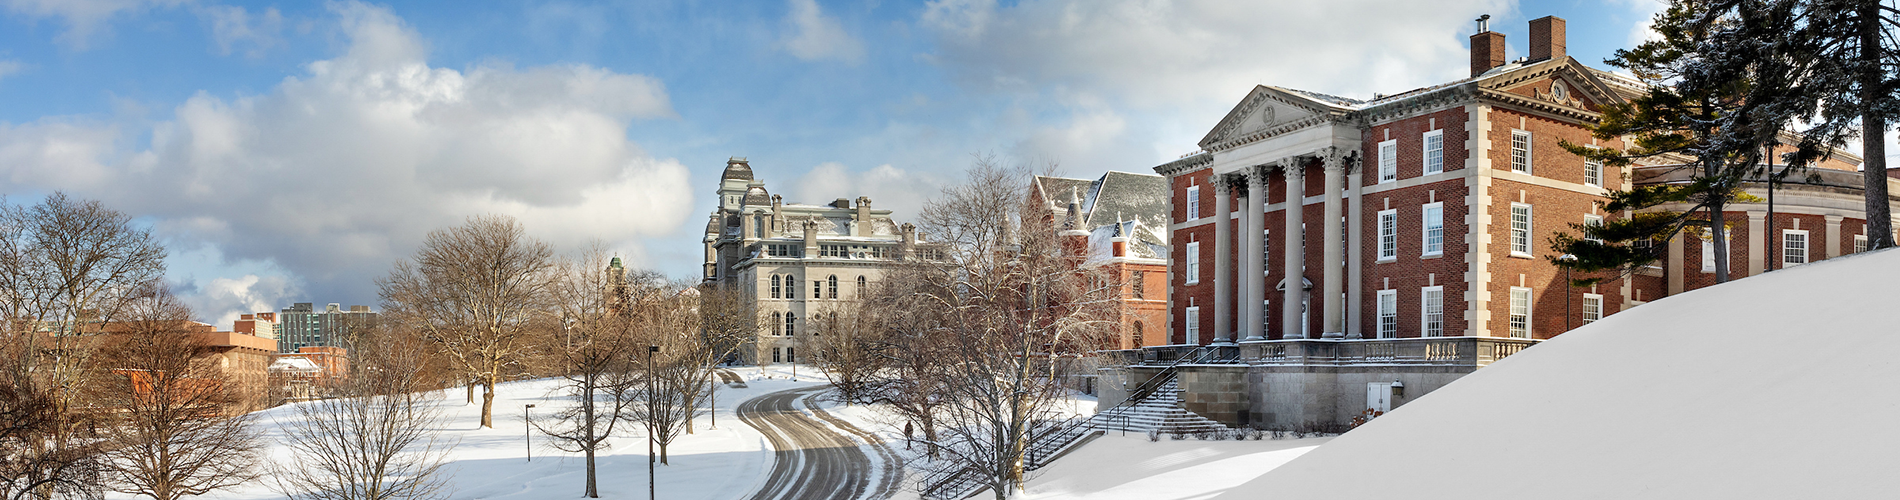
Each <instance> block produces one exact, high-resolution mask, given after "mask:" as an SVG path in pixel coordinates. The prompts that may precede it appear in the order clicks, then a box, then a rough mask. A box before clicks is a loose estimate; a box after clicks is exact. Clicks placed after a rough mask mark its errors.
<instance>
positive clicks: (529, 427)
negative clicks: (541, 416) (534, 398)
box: [521, 405, 534, 462]
mask: <svg viewBox="0 0 1900 500" xmlns="http://www.w3.org/2000/svg"><path fill="white" fill-rule="evenodd" d="M532 409H534V405H523V407H522V408H521V438H522V440H523V441H526V442H527V443H528V461H529V462H533V461H534V434H533V432H534V424H532V423H530V422H528V410H532Z"/></svg>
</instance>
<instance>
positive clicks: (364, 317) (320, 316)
mask: <svg viewBox="0 0 1900 500" xmlns="http://www.w3.org/2000/svg"><path fill="white" fill-rule="evenodd" d="M278 316H279V317H278V323H277V325H276V327H277V335H278V340H277V349H278V352H285V353H292V352H297V350H298V349H300V348H304V347H348V346H346V345H344V342H345V340H346V339H348V338H349V335H350V334H351V333H352V332H359V331H362V330H363V329H367V328H369V327H370V326H371V325H374V324H375V322H376V319H377V317H378V315H377V314H376V313H374V312H371V311H370V310H369V306H350V308H349V309H348V310H344V309H343V308H342V307H341V306H339V305H338V304H335V303H331V304H330V305H329V306H328V307H325V308H324V309H323V310H322V311H317V310H315V308H314V307H313V304H311V303H309V302H298V303H296V304H292V305H291V306H290V307H288V308H285V309H284V310H283V311H282V312H281V313H279V314H278Z"/></svg>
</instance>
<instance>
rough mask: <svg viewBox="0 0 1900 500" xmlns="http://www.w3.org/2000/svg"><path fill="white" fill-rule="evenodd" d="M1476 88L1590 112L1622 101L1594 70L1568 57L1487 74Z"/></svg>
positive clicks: (1596, 111)
mask: <svg viewBox="0 0 1900 500" xmlns="http://www.w3.org/2000/svg"><path fill="white" fill-rule="evenodd" d="M1478 86H1479V88H1482V89H1486V90H1492V91H1496V92H1501V93H1506V94H1512V95H1516V96H1520V97H1523V98H1527V99H1530V100H1534V101H1538V102H1541V103H1545V104H1549V105H1555V106H1558V107H1562V108H1570V109H1573V110H1579V111H1586V112H1591V113H1599V112H1602V109H1603V107H1604V106H1607V105H1610V104H1616V103H1621V102H1623V98H1622V96H1620V95H1618V94H1617V93H1616V91H1615V90H1614V89H1613V88H1611V86H1610V84H1609V83H1608V82H1605V81H1603V79H1602V78H1600V77H1598V76H1597V74H1596V72H1595V71H1591V70H1590V68H1588V67H1585V66H1584V65H1583V64H1581V63H1578V62H1577V60H1576V59H1572V58H1569V57H1565V58H1563V59H1562V60H1554V61H1546V62H1542V63H1537V64H1530V65H1526V66H1524V67H1522V68H1519V69H1516V70H1512V71H1506V72H1503V73H1499V74H1496V75H1491V76H1488V77H1485V78H1483V79H1482V80H1480V81H1479V82H1478Z"/></svg>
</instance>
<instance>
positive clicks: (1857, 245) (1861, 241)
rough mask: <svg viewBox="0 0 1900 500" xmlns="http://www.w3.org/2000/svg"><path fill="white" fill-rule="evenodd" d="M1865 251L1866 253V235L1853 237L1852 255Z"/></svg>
mask: <svg viewBox="0 0 1900 500" xmlns="http://www.w3.org/2000/svg"><path fill="white" fill-rule="evenodd" d="M1865 251H1867V235H1864V234H1857V235H1854V253H1861V252H1865Z"/></svg>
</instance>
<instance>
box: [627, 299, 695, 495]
mask: <svg viewBox="0 0 1900 500" xmlns="http://www.w3.org/2000/svg"><path fill="white" fill-rule="evenodd" d="M697 294H698V292H697V291H696V290H695V289H693V288H690V287H685V286H672V287H668V288H667V289H666V290H660V291H657V293H656V294H655V295H654V296H651V297H649V298H647V299H645V300H639V299H636V305H635V308H636V310H637V311H638V312H636V313H635V315H634V330H633V331H634V335H635V337H636V338H637V339H639V343H640V345H641V346H643V347H642V348H641V350H643V351H646V352H644V356H642V358H644V359H643V360H642V361H645V362H646V364H644V365H641V366H635V367H633V368H634V369H635V370H638V371H639V372H640V373H641V375H642V377H643V379H644V381H643V382H642V383H641V384H639V385H638V386H637V387H634V388H633V389H634V390H635V391H638V392H639V394H640V400H641V402H640V403H639V404H634V405H629V406H628V407H627V413H626V414H625V415H624V416H623V418H625V419H627V420H628V421H631V422H638V423H639V424H640V425H642V426H644V427H645V428H646V430H647V432H648V433H649V434H650V435H652V436H653V441H654V443H655V444H657V445H658V446H659V460H660V463H663V464H664V463H668V462H667V447H668V446H670V445H672V444H673V441H675V440H677V439H679V437H680V436H682V435H684V434H685V433H686V431H687V429H689V428H690V427H691V425H692V421H693V418H694V417H697V416H699V415H702V414H705V412H706V411H707V408H705V407H704V406H702V405H704V404H705V401H706V398H707V397H708V396H709V394H710V393H709V392H708V391H709V390H710V389H709V387H708V386H710V385H711V380H712V378H711V377H712V373H713V372H712V367H711V366H710V365H711V359H713V356H714V355H713V354H710V353H709V349H708V348H707V346H706V345H705V343H704V342H702V337H700V335H699V333H700V328H699V310H698V306H699V297H697ZM654 348H657V350H651V349H654Z"/></svg>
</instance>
